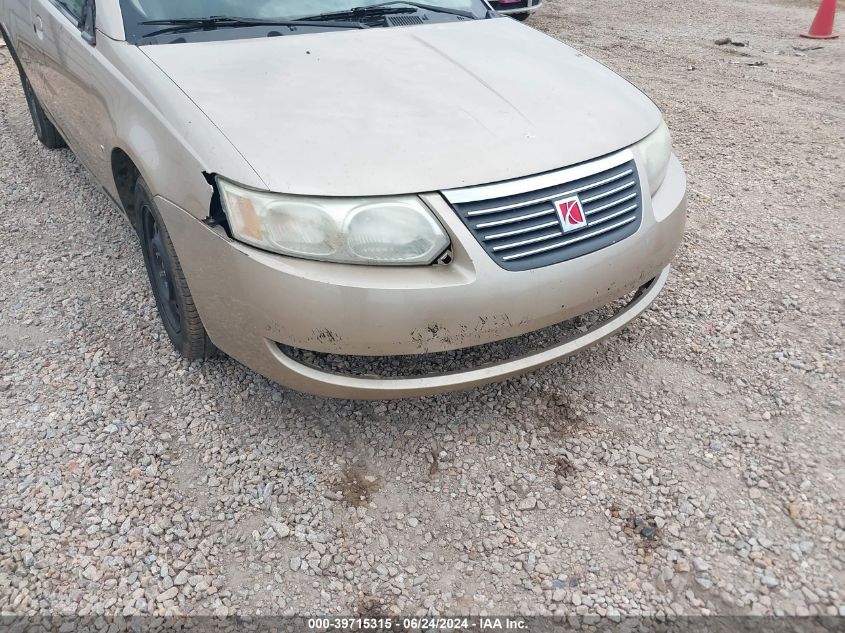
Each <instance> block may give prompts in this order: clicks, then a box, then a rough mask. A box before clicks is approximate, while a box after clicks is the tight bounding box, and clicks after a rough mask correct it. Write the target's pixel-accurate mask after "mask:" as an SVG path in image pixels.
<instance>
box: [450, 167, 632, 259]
mask: <svg viewBox="0 0 845 633" xmlns="http://www.w3.org/2000/svg"><path fill="white" fill-rule="evenodd" d="M443 195H444V196H445V198H446V200H448V201H449V203H450V204H451V205H452V208H453V209H454V210H455V211H456V212H457V214H458V216H459V217H460V218H461V220H462V221H463V223H464V224H465V225H466V226H467V228H468V229H469V230H470V232H471V233H472V234H473V235H474V236H475V238H476V239H477V240H478V241H479V243H480V244H481V246H482V247H483V248H484V250H485V251H486V252H487V254H488V255H490V257H492V258H493V260H494V261H495V262H496V263H497V264H499V266H501V267H502V268H504V269H506V270H514V271H519V270H529V269H531V268H540V267H542V266H550V265H552V264H557V263H559V262H563V261H566V260H569V259H573V258H575V257H580V256H582V255H586V254H588V253H592V252H594V251H597V250H599V249H601V248H605V247H607V246H610V245H611V244H615V243H616V242H618V241H619V240H622V239H625V238H626V237H629V236H631V235H633V234H634V233H635V232H636V231H637V229H638V228H639V226H640V222H641V220H642V191H641V188H640V180H639V175H638V173H637V167H636V165H635V163H634V158H633V155H632V154H631V153H630V152H629V151H628V150H625V151H623V152H619V153H618V154H614V155H612V156H609V157H606V158H602V159H599V160H596V161H592V162H590V163H585V164H582V165H577V166H575V167H570V168H567V169H561V170H558V171H555V172H549V173H546V174H540V175H538V176H532V177H529V178H522V179H519V180H512V181H507V182H501V183H494V184H491V185H482V186H480V187H468V188H464V189H452V190H449V191H444V192H443ZM574 195H577V196H578V198H579V200H580V201H581V207H582V209H583V211H584V215H585V217H586V220H587V225H586V226H585V227H583V228H580V229H577V230H574V231H570V232H567V233H564V232H563V229H562V227H561V221H560V214H559V212H558V211H557V209H556V208H555V205H554V202H555V201H556V200H560V199H562V198H568V197H570V196H574Z"/></svg>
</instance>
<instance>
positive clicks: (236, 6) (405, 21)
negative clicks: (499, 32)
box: [120, 0, 493, 44]
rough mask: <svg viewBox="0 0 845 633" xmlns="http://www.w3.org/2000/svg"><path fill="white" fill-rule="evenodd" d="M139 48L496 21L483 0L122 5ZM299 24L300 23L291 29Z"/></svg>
mask: <svg viewBox="0 0 845 633" xmlns="http://www.w3.org/2000/svg"><path fill="white" fill-rule="evenodd" d="M120 2H121V8H122V11H123V19H124V23H125V28H126V36H127V39H128V40H129V41H131V42H133V43H136V44H169V43H182V42H189V41H208V40H219V39H238V38H245V37H267V36H280V35H295V34H299V33H313V32H315V31H316V32H319V31H335V30H339V29H344V28H374V27H382V28H386V27H401V26H413V25H420V24H425V23H437V22H453V21H456V20H470V19H480V18H485V17H491V16H492V15H493V14H492V12H490V10H489V9H488V6H487V5H486V4H485V2H484V0H431V1H428V0H421V1H420V2H403V1H402V0H393V1H390V2H384V0H180V1H179V2H173V1H172V0H120ZM291 22H294V23H295V24H290V23H291Z"/></svg>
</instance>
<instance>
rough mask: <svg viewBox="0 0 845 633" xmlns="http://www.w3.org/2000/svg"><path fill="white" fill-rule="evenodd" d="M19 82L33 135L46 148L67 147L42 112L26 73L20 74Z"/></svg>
mask: <svg viewBox="0 0 845 633" xmlns="http://www.w3.org/2000/svg"><path fill="white" fill-rule="evenodd" d="M21 83H22V84H23V92H24V95H25V96H26V105H27V106H28V107H29V114H30V116H31V117H32V125H33V127H34V128H35V135H36V136H37V137H38V140H39V141H41V144H42V145H44V147H46V148H47V149H61V148H62V147H67V146H66V145H65V140H64V139H63V138H62V135H61V134H59V131H58V130H57V129H56V126H55V125H53V123H52V122H51V121H50V119H48V118H47V115H46V114H44V108H42V107H41V103H40V102H39V101H38V97H36V96H35V92H34V91H33V90H32V85H31V84H30V83H29V78H28V77H27V76H26V75H21Z"/></svg>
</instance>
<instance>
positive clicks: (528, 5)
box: [490, 0, 543, 15]
mask: <svg viewBox="0 0 845 633" xmlns="http://www.w3.org/2000/svg"><path fill="white" fill-rule="evenodd" d="M542 4H543V3H542V1H541V0H519V1H518V2H501V0H499V1H496V0H493V1H492V2H490V6H491V7H493V9H495V10H496V12H497V13H501V14H503V15H509V14H513V13H534V12H535V11H536V10H537V9H539V8H540V6H541V5H542Z"/></svg>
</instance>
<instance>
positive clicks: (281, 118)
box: [142, 18, 660, 196]
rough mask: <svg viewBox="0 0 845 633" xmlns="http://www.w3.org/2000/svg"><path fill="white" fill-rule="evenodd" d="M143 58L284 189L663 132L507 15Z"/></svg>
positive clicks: (513, 163) (599, 78) (464, 171)
mask: <svg viewBox="0 0 845 633" xmlns="http://www.w3.org/2000/svg"><path fill="white" fill-rule="evenodd" d="M142 50H143V51H144V53H145V54H146V55H147V56H148V57H149V58H150V59H151V60H152V61H153V62H154V63H155V64H156V65H157V66H158V67H159V68H160V69H161V70H162V71H163V72H164V73H166V74H167V75H168V76H169V77H170V78H171V79H172V80H173V82H174V83H175V84H176V85H177V86H178V87H179V88H181V89H182V90H183V91H184V92H185V94H186V95H187V96H188V97H189V98H190V99H191V100H192V101H193V102H194V103H195V104H196V105H197V106H198V107H199V108H200V109H201V110H202V111H203V112H204V113H205V114H206V116H208V117H209V119H210V120H211V121H212V123H214V124H215V125H216V126H217V127H218V128H219V129H220V131H221V132H222V133H223V134H224V135H225V136H226V137H227V138H228V139H229V141H230V142H231V143H232V144H233V145H234V146H235V148H237V150H238V151H239V152H240V153H241V154H242V155H243V157H244V158H245V159H246V160H247V161H248V162H249V163H250V165H251V166H252V167H253V169H254V170H255V171H256V172H257V174H258V175H259V176H260V177H261V179H262V180H263V181H264V182H265V184H266V186H267V188H268V189H270V190H272V191H278V192H286V193H295V194H311V195H330V196H358V195H387V194H396V193H411V192H424V191H436V190H440V189H448V188H455V187H461V186H466V185H478V184H483V183H488V182H495V181H499V180H505V179H508V178H514V177H518V176H525V175H529V174H536V173H539V172H543V171H548V170H551V169H556V168H560V167H564V166H567V165H572V164H575V163H579V162H583V161H585V160H589V159H591V158H594V157H597V156H601V155H603V154H607V153H609V152H613V151H615V150H618V149H620V148H622V147H625V146H627V145H630V144H633V143H635V142H637V141H638V140H640V139H642V138H644V137H645V136H646V135H648V134H649V133H650V132H651V131H653V130H654V129H655V128H656V127H657V126H658V124H659V123H660V113H659V111H658V109H657V108H656V106H655V105H654V104H653V103H652V102H651V101H650V100H649V99H648V98H647V97H645V96H644V95H643V94H642V93H641V92H640V91H639V90H637V89H636V88H634V87H633V86H632V85H631V84H629V83H628V82H627V81H625V80H624V79H622V78H621V77H619V76H618V75H616V74H614V73H613V72H611V71H610V70H608V69H607V68H605V67H604V66H602V65H601V64H599V63H598V62H596V61H594V60H592V59H590V58H588V57H586V56H585V55H583V54H582V53H579V52H578V51H576V50H574V49H572V48H570V47H568V46H566V45H564V44H562V43H560V42H559V41H557V40H555V39H553V38H551V37H549V36H546V35H544V34H542V33H540V32H539V31H536V30H534V29H532V28H530V27H527V26H525V25H523V24H519V23H517V22H515V21H514V20H511V19H508V18H496V19H488V20H477V21H473V22H452V23H445V24H432V25H422V26H412V27H393V28H379V29H367V30H349V31H330V32H320V33H313V34H303V35H289V36H283V37H271V38H259V39H241V40H227V41H219V42H198V43H188V44H170V45H157V46H144V47H142ZM221 175H224V176H225V174H221Z"/></svg>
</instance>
